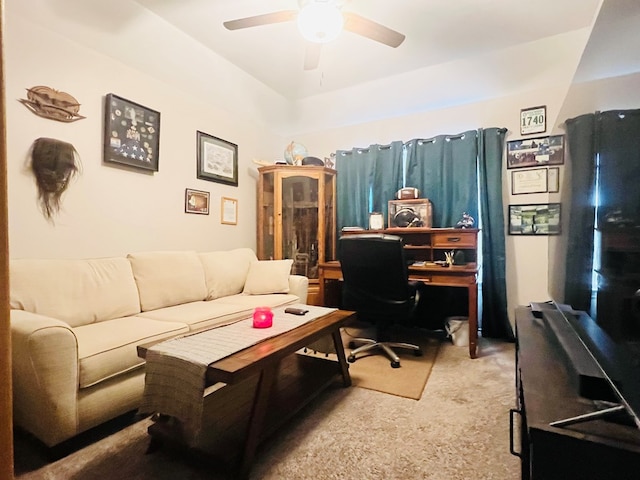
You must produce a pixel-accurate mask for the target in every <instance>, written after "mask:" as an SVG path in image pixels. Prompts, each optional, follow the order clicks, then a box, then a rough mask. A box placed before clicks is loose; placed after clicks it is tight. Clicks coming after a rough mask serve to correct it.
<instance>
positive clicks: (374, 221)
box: [369, 212, 384, 230]
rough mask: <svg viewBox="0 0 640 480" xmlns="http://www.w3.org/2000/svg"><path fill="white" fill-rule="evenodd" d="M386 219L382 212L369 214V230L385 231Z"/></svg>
mask: <svg viewBox="0 0 640 480" xmlns="http://www.w3.org/2000/svg"><path fill="white" fill-rule="evenodd" d="M383 229H384V217H383V216H382V214H381V213H380V212H371V213H370V214H369V230H383Z"/></svg>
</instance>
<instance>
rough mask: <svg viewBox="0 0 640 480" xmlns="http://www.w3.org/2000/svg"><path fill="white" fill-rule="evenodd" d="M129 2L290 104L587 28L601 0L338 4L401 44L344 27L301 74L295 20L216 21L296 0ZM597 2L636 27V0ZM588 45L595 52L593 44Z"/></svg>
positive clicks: (362, 0)
mask: <svg viewBox="0 0 640 480" xmlns="http://www.w3.org/2000/svg"><path fill="white" fill-rule="evenodd" d="M136 1H137V3H139V4H140V5H142V6H144V7H146V8H147V9H149V10H151V11H152V12H154V13H155V14H157V15H158V16H160V17H162V18H163V19H165V20H166V21H167V22H168V23H170V24H172V25H174V26H175V27H177V28H179V29H180V30H182V31H184V32H185V33H186V34H188V35H189V36H191V37H193V38H194V39H196V40H197V41H199V42H200V43H202V44H203V45H205V46H206V47H208V48H210V49H211V50H212V51H214V52H216V53H217V54H219V55H220V56H222V57H224V58H226V59H227V60H229V61H230V62H232V63H234V64H235V65H237V66H238V67H239V68H241V69H243V70H244V71H246V72H247V73H249V74H250V75H251V76H253V77H254V78H256V79H258V80H260V81H261V82H262V83H264V84H265V85H267V86H268V87H270V88H271V89H273V90H274V91H276V92H278V93H280V94H281V95H283V96H284V97H285V98H287V99H290V100H299V99H302V98H306V97H310V96H313V95H316V94H320V93H327V92H330V91H334V90H339V89H343V88H347V87H353V86H357V85H361V84H364V83H366V82H370V81H374V80H380V79H383V78H385V77H390V76H394V75H398V74H408V73H410V72H413V71H417V70H420V69H424V68H426V67H434V66H437V65H439V64H444V63H447V62H451V61H455V60H463V59H468V58H471V57H478V56H481V55H486V54H490V53H493V52H498V51H500V50H503V49H507V48H510V47H515V46H518V45H523V44H526V43H529V42H535V41H538V40H542V39H544V38H547V37H553V36H556V35H560V34H563V33H566V32H571V31H576V30H580V29H584V28H590V26H591V25H592V23H593V20H594V18H595V16H596V15H597V13H598V8H599V6H600V0H561V1H558V0H535V1H525V0H346V1H345V5H344V6H343V9H344V10H345V11H353V12H356V13H358V14H359V15H362V16H364V17H367V18H369V19H371V20H374V21H376V22H379V23H382V24H384V25H386V26H388V27H390V28H392V29H394V30H397V31H399V32H401V33H403V34H404V35H406V40H405V41H404V43H403V44H402V45H400V46H399V47H398V48H396V49H394V48H391V47H388V46H386V45H382V44H379V43H377V42H375V41H373V40H370V39H367V38H363V37H360V36H358V35H355V34H353V33H350V32H343V33H342V34H341V35H340V37H339V38H338V39H337V40H335V41H334V42H332V43H330V44H327V45H324V46H323V48H322V53H321V57H320V65H319V68H318V69H316V70H313V71H304V70H303V62H304V55H305V42H304V40H303V39H302V38H301V36H300V34H299V33H298V31H297V27H296V24H295V22H288V23H280V24H274V25H266V26H259V27H254V28H248V29H243V30H236V31H229V30H226V29H225V28H224V27H223V25H222V23H223V22H224V21H227V20H233V19H237V18H242V17H247V16H253V15H259V14H264V13H270V12H274V11H279V10H291V9H297V8H298V0H269V1H265V0H215V1H214V0H136ZM605 7H607V9H608V11H609V13H610V15H611V16H612V17H613V18H616V16H617V20H616V21H618V20H620V19H623V20H624V19H629V18H633V17H634V16H635V19H634V20H635V22H636V23H635V25H637V19H638V18H640V17H638V15H640V2H639V1H638V0H606V2H605ZM603 11H604V7H603ZM609 23H610V24H611V23H612V22H609ZM613 23H615V22H613ZM611 30H614V31H616V29H615V28H613V29H612V28H611V26H609V28H608V29H604V30H603V31H602V32H601V34H600V40H601V41H606V39H607V38H608V35H609V33H608V32H610V31H611ZM631 31H632V32H633V33H632V34H631V35H632V36H633V38H636V37H638V35H637V34H636V33H635V32H636V31H637V30H636V29H635V28H634V29H632V30H631ZM627 40H629V39H627ZM628 43H629V42H628V41H627V44H628ZM631 43H632V44H633V43H634V42H633V41H632V42H631ZM635 43H636V44H637V38H636V40H635ZM604 49H605V51H606V50H607V48H606V47H605V48H604ZM592 51H593V52H594V53H601V51H602V47H598V48H595V47H594V48H592ZM637 51H638V50H637V49H635V50H634V51H631V50H629V51H628V52H622V51H618V54H616V55H608V56H607V55H605V58H606V60H607V62H605V63H604V64H603V62H602V59H600V60H599V61H598V62H597V64H596V63H595V62H591V65H590V67H589V70H588V71H587V72H586V73H585V75H588V76H590V77H598V76H600V77H602V76H606V73H604V71H605V70H610V69H617V70H620V66H619V65H618V66H617V67H615V66H614V67H611V66H610V65H609V64H610V63H612V62H613V63H618V64H619V63H625V64H626V63H628V62H627V58H626V57H627V56H630V57H631V58H633V61H634V62H635V63H636V64H640V60H639V59H638V58H639V57H640V56H639V55H637ZM583 60H584V59H583ZM636 66H638V69H640V65H636Z"/></svg>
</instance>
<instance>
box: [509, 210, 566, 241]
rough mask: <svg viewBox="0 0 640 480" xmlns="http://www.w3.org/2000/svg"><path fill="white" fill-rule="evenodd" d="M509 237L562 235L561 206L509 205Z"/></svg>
mask: <svg viewBox="0 0 640 480" xmlns="http://www.w3.org/2000/svg"><path fill="white" fill-rule="evenodd" d="M509 235H560V204H559V203H538V204H526V205H509Z"/></svg>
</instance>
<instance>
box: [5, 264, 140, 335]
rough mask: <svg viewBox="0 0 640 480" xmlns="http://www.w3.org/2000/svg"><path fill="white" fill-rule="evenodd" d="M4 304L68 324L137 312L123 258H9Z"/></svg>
mask: <svg viewBox="0 0 640 480" xmlns="http://www.w3.org/2000/svg"><path fill="white" fill-rule="evenodd" d="M10 279H11V282H10V286H11V297H10V305H11V308H12V309H17V310H26V311H29V312H32V313H37V314H40V315H45V316H49V317H53V318H57V319H59V320H63V321H64V322H66V323H67V324H69V325H70V326H72V327H78V326H80V325H87V324H90V323H93V322H100V321H102V320H109V319H112V318H119V317H124V316H127V315H135V314H136V313H139V312H140V302H139V299H138V290H137V288H136V283H135V281H134V279H133V274H132V271H131V265H130V264H129V262H128V261H127V259H126V258H123V257H115V258H96V259H87V260H63V259H58V260H35V259H22V260H11V263H10Z"/></svg>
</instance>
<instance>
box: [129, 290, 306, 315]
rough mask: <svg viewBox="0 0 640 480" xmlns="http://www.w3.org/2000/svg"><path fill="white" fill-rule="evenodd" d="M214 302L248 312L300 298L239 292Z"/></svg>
mask: <svg viewBox="0 0 640 480" xmlns="http://www.w3.org/2000/svg"><path fill="white" fill-rule="evenodd" d="M214 303H217V304H230V305H235V306H236V308H242V309H247V310H248V311H249V312H253V309H254V308H256V307H280V306H282V305H290V304H292V303H300V299H299V298H298V296H297V295H292V294H289V293H272V294H266V295H247V294H246V293H239V294H237V295H230V296H228V297H222V298H218V299H217V300H214ZM141 315H142V314H141Z"/></svg>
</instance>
